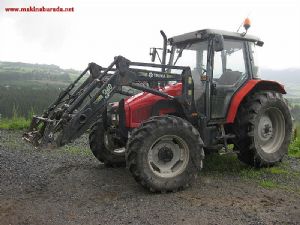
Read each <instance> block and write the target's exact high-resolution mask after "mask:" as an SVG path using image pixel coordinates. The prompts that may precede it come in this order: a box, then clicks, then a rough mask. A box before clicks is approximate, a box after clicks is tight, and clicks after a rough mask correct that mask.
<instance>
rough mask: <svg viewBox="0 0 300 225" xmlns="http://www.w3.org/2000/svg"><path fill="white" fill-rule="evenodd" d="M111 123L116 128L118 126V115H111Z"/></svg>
mask: <svg viewBox="0 0 300 225" xmlns="http://www.w3.org/2000/svg"><path fill="white" fill-rule="evenodd" d="M111 123H112V125H114V126H117V125H118V124H119V114H115V113H113V114H111Z"/></svg>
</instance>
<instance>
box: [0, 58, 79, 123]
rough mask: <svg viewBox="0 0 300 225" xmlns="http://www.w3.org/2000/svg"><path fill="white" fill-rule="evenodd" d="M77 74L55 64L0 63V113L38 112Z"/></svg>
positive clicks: (9, 115) (10, 114)
mask: <svg viewBox="0 0 300 225" xmlns="http://www.w3.org/2000/svg"><path fill="white" fill-rule="evenodd" d="M78 74H79V72H78V71H75V70H64V69H61V68H60V67H58V66H56V65H42V64H29V63H20V62H0V114H1V115H2V117H11V116H13V114H18V115H22V116H28V114H29V113H32V112H35V113H41V112H42V111H43V110H44V109H45V108H46V107H47V106H48V105H49V103H50V102H52V101H53V100H54V99H55V98H56V97H57V95H58V94H59V92H60V91H61V89H63V88H65V87H66V86H67V85H68V84H69V83H70V82H71V80H72V77H74V76H77V75H78Z"/></svg>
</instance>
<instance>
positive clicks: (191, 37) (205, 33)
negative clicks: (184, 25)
mask: <svg viewBox="0 0 300 225" xmlns="http://www.w3.org/2000/svg"><path fill="white" fill-rule="evenodd" d="M212 35H223V37H224V38H231V39H238V40H246V41H251V42H260V43H261V44H263V42H262V41H261V40H260V39H259V38H258V37H256V36H252V35H248V34H246V35H243V34H241V33H237V32H230V31H224V30H215V29H204V30H197V31H194V32H190V33H185V34H181V35H178V36H174V37H171V38H169V39H168V41H169V43H170V44H171V45H176V44H183V43H184V42H190V41H197V40H199V41H200V40H205V39H207V38H208V37H209V36H212Z"/></svg>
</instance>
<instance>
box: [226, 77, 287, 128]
mask: <svg viewBox="0 0 300 225" xmlns="http://www.w3.org/2000/svg"><path fill="white" fill-rule="evenodd" d="M254 91H276V92H279V93H282V94H286V91H285V89H284V86H283V85H282V84H280V83H278V82H276V81H271V80H249V81H248V82H247V83H246V84H245V85H244V86H243V87H241V88H240V89H239V90H238V91H237V92H236V93H235V95H234V96H233V98H232V100H231V103H230V106H229V110H228V113H227V117H226V122H227V123H233V122H234V120H235V117H236V114H237V111H238V109H239V106H240V104H241V103H242V101H243V99H244V98H245V97H246V96H247V95H248V94H250V93H251V92H254Z"/></svg>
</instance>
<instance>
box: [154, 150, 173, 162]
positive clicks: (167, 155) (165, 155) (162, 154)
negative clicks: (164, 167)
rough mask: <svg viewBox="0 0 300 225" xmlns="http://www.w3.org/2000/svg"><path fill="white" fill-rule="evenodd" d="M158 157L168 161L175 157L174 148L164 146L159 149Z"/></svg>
mask: <svg viewBox="0 0 300 225" xmlns="http://www.w3.org/2000/svg"><path fill="white" fill-rule="evenodd" d="M158 159H159V160H161V161H163V162H165V163H167V162H170V161H171V160H172V159H173V151H172V149H170V148H168V147H166V146H164V147H162V148H161V149H159V150H158Z"/></svg>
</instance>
